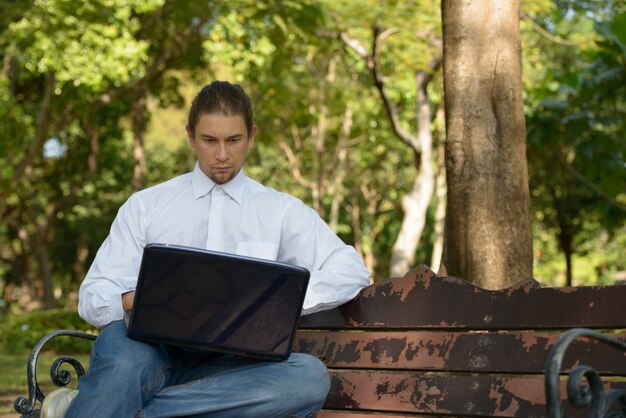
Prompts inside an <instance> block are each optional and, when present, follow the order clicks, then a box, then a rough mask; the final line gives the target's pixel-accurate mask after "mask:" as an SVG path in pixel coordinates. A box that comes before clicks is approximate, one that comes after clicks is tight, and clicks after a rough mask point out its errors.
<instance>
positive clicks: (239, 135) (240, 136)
mask: <svg viewBox="0 0 626 418" xmlns="http://www.w3.org/2000/svg"><path fill="white" fill-rule="evenodd" d="M200 137H201V138H209V139H214V138H217V137H216V136H214V135H211V134H200ZM242 137H243V134H234V135H230V136H227V137H226V138H228V139H235V138H242Z"/></svg>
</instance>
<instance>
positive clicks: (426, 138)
mask: <svg viewBox="0 0 626 418" xmlns="http://www.w3.org/2000/svg"><path fill="white" fill-rule="evenodd" d="M438 66H439V64H437V65H436V66H432V67H433V68H436V67H438ZM431 79H432V73H431V72H425V71H418V72H417V73H416V76H415V80H416V84H417V89H416V90H417V91H416V93H417V140H418V149H417V150H415V158H416V160H417V162H416V165H417V176H416V177H415V180H414V181H413V189H412V190H411V192H410V193H409V194H408V195H406V196H404V198H403V199H402V209H404V218H403V219H402V225H401V227H400V232H399V233H398V237H397V238H396V241H395V242H394V244H393V248H392V250H391V266H390V268H389V275H390V276H391V277H396V276H400V277H401V276H404V274H405V273H406V272H407V271H409V270H410V269H411V267H412V266H413V259H414V258H415V250H416V249H417V245H418V244H419V242H420V239H421V237H422V232H423V231H424V225H426V213H427V212H428V205H429V204H430V200H431V198H432V195H433V191H434V189H435V175H434V172H433V167H432V162H431V161H430V160H431V155H432V143H433V136H432V132H431V127H430V121H431V119H432V110H431V107H430V100H429V98H428V91H427V88H428V84H429V83H430V80H431Z"/></svg>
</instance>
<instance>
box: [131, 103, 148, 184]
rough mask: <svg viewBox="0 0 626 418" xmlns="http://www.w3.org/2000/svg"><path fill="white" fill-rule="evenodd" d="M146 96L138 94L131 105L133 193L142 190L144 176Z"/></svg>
mask: <svg viewBox="0 0 626 418" xmlns="http://www.w3.org/2000/svg"><path fill="white" fill-rule="evenodd" d="M147 111H148V110H147V106H146V96H145V94H140V95H139V96H138V97H137V98H136V99H135V101H134V102H133V105H132V120H133V177H132V180H131V184H132V187H133V191H137V190H139V189H141V188H142V186H143V180H144V177H145V176H146V157H145V151H144V135H145V132H146V113H147Z"/></svg>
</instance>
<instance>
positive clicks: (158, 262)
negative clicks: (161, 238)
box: [128, 244, 310, 360]
mask: <svg viewBox="0 0 626 418" xmlns="http://www.w3.org/2000/svg"><path fill="white" fill-rule="evenodd" d="M309 276H310V274H309V271H307V270H306V269H304V268H301V267H296V266H292V265H288V264H284V263H280V262H276V261H269V260H262V259H257V258H252V257H244V256H239V255H233V254H225V253H219V252H215V251H209V250H204V249H197V248H189V247H182V246H176V245H167V244H148V245H147V246H146V247H145V248H144V254H143V259H142V262H141V268H140V271H139V277H138V281H137V290H136V294H135V302H134V308H133V311H132V313H131V315H130V319H129V324H128V336H129V337H130V338H134V339H138V340H143V341H150V342H158V343H165V344H173V345H180V346H186V347H193V348H198V349H205V350H209V351H217V352H223V353H231V354H239V355H245V356H250V357H256V358H261V359H267V360H283V359H286V358H287V357H289V355H290V354H291V345H292V342H293V338H294V334H295V331H296V325H297V322H298V319H299V317H300V312H301V310H302V304H303V302H304V296H305V293H306V289H307V285H308V281H309Z"/></svg>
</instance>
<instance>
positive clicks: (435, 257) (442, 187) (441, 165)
mask: <svg viewBox="0 0 626 418" xmlns="http://www.w3.org/2000/svg"><path fill="white" fill-rule="evenodd" d="M444 119H445V116H444V113H443V107H442V106H439V108H438V109H437V117H436V121H437V131H438V132H443V131H444V129H443V127H442V128H441V129H439V125H442V126H443V124H445V120H444ZM445 153H446V148H445V142H444V141H443V139H441V138H439V140H438V141H437V170H438V171H437V177H436V178H435V196H437V207H436V208H435V227H434V238H433V251H432V253H431V258H430V268H431V270H432V271H438V270H439V266H440V265H441V258H442V256H443V235H444V231H445V222H446V166H445Z"/></svg>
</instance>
